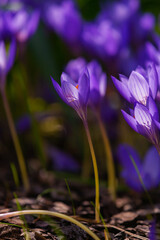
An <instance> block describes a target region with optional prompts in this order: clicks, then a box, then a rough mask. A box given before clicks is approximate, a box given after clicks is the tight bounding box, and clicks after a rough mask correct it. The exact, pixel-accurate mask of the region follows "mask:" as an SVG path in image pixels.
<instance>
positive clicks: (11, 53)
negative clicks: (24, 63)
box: [0, 40, 16, 87]
mask: <svg viewBox="0 0 160 240" xmlns="http://www.w3.org/2000/svg"><path fill="white" fill-rule="evenodd" d="M15 55H16V43H15V40H12V42H11V44H10V48H9V50H8V54H7V51H6V47H5V43H4V41H2V40H0V85H1V87H2V86H3V85H4V84H5V78H6V75H7V73H8V72H9V70H10V69H11V67H12V66H13V63H14V59H15Z"/></svg>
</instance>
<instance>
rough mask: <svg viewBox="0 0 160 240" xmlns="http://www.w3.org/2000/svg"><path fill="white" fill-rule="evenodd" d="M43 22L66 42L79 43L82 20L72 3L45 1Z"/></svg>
mask: <svg viewBox="0 0 160 240" xmlns="http://www.w3.org/2000/svg"><path fill="white" fill-rule="evenodd" d="M43 17H44V20H45V22H46V23H47V24H48V25H49V26H50V27H51V28H52V29H53V30H54V31H55V32H56V33H57V34H59V35H60V36H61V37H62V38H63V39H64V40H65V41H66V42H68V43H75V42H77V41H79V38H80V33H81V30H82V19H81V16H80V13H79V11H78V10H77V8H76V5H75V3H74V1H72V0H61V1H47V2H45V4H44V9H43Z"/></svg>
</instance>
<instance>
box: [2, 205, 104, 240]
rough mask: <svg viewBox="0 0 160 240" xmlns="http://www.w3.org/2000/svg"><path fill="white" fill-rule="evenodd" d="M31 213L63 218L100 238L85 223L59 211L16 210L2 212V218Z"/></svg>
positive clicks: (96, 238) (96, 239)
mask: <svg viewBox="0 0 160 240" xmlns="http://www.w3.org/2000/svg"><path fill="white" fill-rule="evenodd" d="M29 214H37V215H49V216H53V217H57V218H62V219H64V220H66V221H69V222H71V223H73V224H75V225H77V226H78V227H80V228H81V229H83V230H84V231H85V232H87V233H88V234H89V235H90V236H91V237H92V238H93V239H95V240H100V239H99V237H97V236H96V235H95V234H94V233H93V232H92V231H91V230H89V228H87V227H86V226H85V225H84V224H82V223H80V222H79V221H77V220H75V219H74V218H72V217H69V216H67V215H65V214H62V213H58V212H51V211H47V210H23V211H15V212H10V213H2V214H0V220H5V219H7V218H10V217H15V216H20V215H29Z"/></svg>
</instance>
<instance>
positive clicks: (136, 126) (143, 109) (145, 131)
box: [122, 97, 160, 149]
mask: <svg viewBox="0 0 160 240" xmlns="http://www.w3.org/2000/svg"><path fill="white" fill-rule="evenodd" d="M130 112H131V115H129V114H128V113H126V112H125V111H123V110H122V114H123V116H124V118H125V120H126V122H127V123H128V124H129V125H130V127H131V128H133V130H135V131H136V132H138V133H139V134H141V135H143V136H144V137H146V138H147V139H148V140H149V141H151V142H152V143H153V144H154V145H155V147H156V148H157V149H159V142H160V139H159V129H160V123H159V113H158V109H157V106H156V104H155V102H154V101H153V99H152V98H151V97H150V98H148V101H147V105H146V106H144V105H142V104H140V103H136V105H135V107H134V110H132V109H130Z"/></svg>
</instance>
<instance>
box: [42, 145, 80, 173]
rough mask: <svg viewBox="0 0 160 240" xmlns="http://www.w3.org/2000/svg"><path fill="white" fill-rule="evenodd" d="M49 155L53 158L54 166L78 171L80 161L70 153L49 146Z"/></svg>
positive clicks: (61, 169) (59, 168)
mask: <svg viewBox="0 0 160 240" xmlns="http://www.w3.org/2000/svg"><path fill="white" fill-rule="evenodd" d="M46 151H47V155H48V156H49V157H50V158H51V160H52V163H53V167H54V168H55V169H56V170H58V171H71V172H77V171H79V169H80V167H79V164H78V162H76V161H75V159H74V158H73V157H71V156H70V155H69V154H67V153H65V152H62V151H60V150H58V149H57V148H55V147H49V146H48V147H47V149H46Z"/></svg>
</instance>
